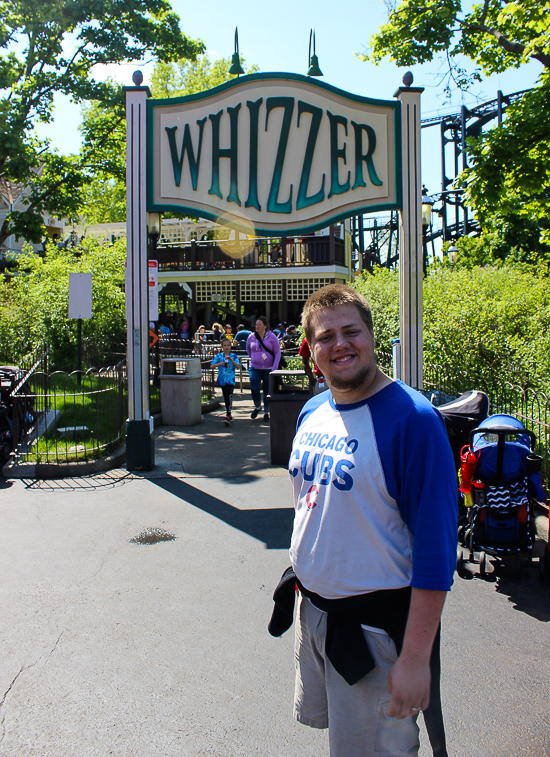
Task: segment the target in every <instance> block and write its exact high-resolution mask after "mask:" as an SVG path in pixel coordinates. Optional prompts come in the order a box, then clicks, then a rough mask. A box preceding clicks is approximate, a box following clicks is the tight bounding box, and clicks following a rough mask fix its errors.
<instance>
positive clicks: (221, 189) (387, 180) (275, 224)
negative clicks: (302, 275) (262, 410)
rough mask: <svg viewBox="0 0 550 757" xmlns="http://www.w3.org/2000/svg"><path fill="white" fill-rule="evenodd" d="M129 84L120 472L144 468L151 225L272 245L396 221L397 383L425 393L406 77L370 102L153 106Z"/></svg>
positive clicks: (302, 98) (412, 93)
mask: <svg viewBox="0 0 550 757" xmlns="http://www.w3.org/2000/svg"><path fill="white" fill-rule="evenodd" d="M132 80H133V82H134V84H135V86H134V87H126V88H125V90H126V198H127V200H126V228H127V244H128V259H127V270H126V303H127V307H126V313H127V321H128V359H127V369H128V415H129V420H128V424H127V428H126V461H127V465H128V469H132V468H141V469H144V470H150V469H151V467H153V465H154V443H153V436H152V434H153V422H152V418H151V415H150V412H149V339H148V334H149V318H148V315H149V313H148V310H149V308H148V289H149V287H148V276H147V272H148V264H149V262H148V257H149V250H150V246H149V245H148V228H149V227H148V223H149V213H150V212H153V213H154V212H157V213H164V212H169V211H173V212H176V213H180V214H185V215H189V216H195V217H199V218H208V219H210V220H212V221H216V222H218V223H219V225H220V226H221V227H232V228H234V229H239V230H241V231H243V232H245V233H246V234H248V235H249V236H250V237H251V238H252V239H255V238H256V237H257V236H271V237H275V238H279V239H280V238H282V237H293V236H296V235H300V234H305V233H307V232H312V231H315V230H317V229H322V228H326V227H327V226H330V225H331V224H332V223H334V222H336V221H340V220H343V219H345V218H351V217H353V216H360V215H361V214H363V213H372V212H376V211H381V210H397V211H398V215H399V292H400V296H399V299H400V306H399V311H400V327H399V332H400V337H401V348H402V353H401V354H402V359H401V376H400V377H401V379H402V380H403V381H405V383H407V384H409V385H410V386H416V387H422V381H423V379H422V218H421V210H420V208H421V202H422V197H421V186H422V185H421V176H420V95H421V93H422V91H423V90H422V88H419V87H411V84H412V75H411V74H410V73H407V74H405V77H404V78H403V84H404V86H403V87H399V88H398V90H397V91H396V92H395V94H394V98H395V99H394V100H372V99H370V98H367V97H361V96H359V95H354V94H351V93H349V92H344V91H342V90H340V89H336V88H335V87H331V86H330V85H328V84H325V83H324V82H319V81H317V80H314V79H311V78H309V77H306V76H299V75H297V74H279V73H273V74H252V75H249V76H242V77H240V78H239V79H234V80H232V81H230V82H227V83H226V84H222V85H221V86H220V87H216V88H214V89H211V90H208V91H206V92H200V93H197V94H195V95H190V96H188V97H181V98H175V99H171V100H153V99H151V93H150V91H149V89H148V88H147V87H144V86H141V85H142V82H143V75H142V73H141V71H135V72H134V74H133V76H132ZM151 220H152V219H151ZM191 247H192V250H193V249H194V247H193V245H191ZM192 254H193V253H192ZM338 266H340V268H341V269H344V270H347V271H348V273H349V275H350V276H351V275H352V272H351V258H350V257H348V258H347V260H346V266H343V265H340V264H339V263H337V262H336V261H333V262H332V263H331V264H330V265H329V266H325V268H326V270H327V272H328V271H329V269H334V268H336V267H338ZM312 268H313V266H312ZM285 270H286V268H281V269H279V271H278V272H277V273H278V274H281V273H284V272H285ZM190 273H191V272H190ZM193 273H195V272H193ZM222 274H223V275H224V276H235V274H236V270H235V269H232V268H230V269H223V271H222V270H221V269H220V270H219V271H218V272H217V275H220V276H221V275H222ZM333 275H334V271H333V270H332V272H331V273H330V274H329V276H330V277H332V276H333ZM151 310H152V308H151Z"/></svg>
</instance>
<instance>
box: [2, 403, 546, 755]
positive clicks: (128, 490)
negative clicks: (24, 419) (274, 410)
mask: <svg viewBox="0 0 550 757" xmlns="http://www.w3.org/2000/svg"><path fill="white" fill-rule="evenodd" d="M250 410H251V405H250V403H249V402H248V400H247V399H241V398H240V397H239V395H237V401H236V407H235V416H236V419H235V421H234V423H233V426H232V428H231V429H230V430H226V429H225V428H224V427H223V424H222V421H221V416H222V414H223V413H222V412H221V411H217V412H214V413H211V414H209V415H207V416H206V417H205V418H204V420H203V422H202V423H201V424H200V425H198V426H196V427H193V428H189V429H175V428H168V427H160V428H159V429H158V430H157V442H156V452H157V460H158V463H159V465H158V467H157V468H156V469H155V470H154V471H152V472H151V473H150V474H147V475H143V476H142V475H134V474H128V473H127V472H126V471H125V470H123V469H118V470H114V471H110V472H107V473H102V474H97V475H96V476H93V477H85V478H79V479H66V480H60V481H32V480H27V481H25V480H22V481H9V480H8V481H6V480H2V479H0V576H1V578H0V585H1V589H2V602H1V607H2V612H1V617H0V633H1V637H0V638H1V640H2V654H1V656H0V723H1V725H0V755H3V756H5V757H91V756H92V755H93V756H94V757H96V756H97V757H107V756H108V755H114V756H115V757H323V756H324V757H328V753H329V752H328V744H327V736H326V733H325V732H318V731H314V730H312V729H309V728H306V727H304V726H300V725H298V724H296V723H294V721H293V719H292V712H291V710H292V695H293V638H292V632H289V633H287V634H286V635H285V636H283V637H282V638H281V639H273V638H271V637H270V636H269V635H268V633H267V628H266V626H267V622H268V619H269V617H270V614H271V607H272V601H271V595H272V591H273V588H274V585H275V584H276V582H277V580H278V578H279V576H280V574H281V573H282V571H283V570H284V568H285V567H286V566H287V564H288V551H287V550H288V544H289V537H290V531H291V527H292V518H293V510H292V500H291V489H290V482H289V480H288V475H287V473H286V472H285V470H284V469H282V468H274V467H272V466H271V464H270V462H269V428H268V426H267V425H264V424H263V423H262V422H261V421H260V420H257V421H254V422H253V421H251V420H250V418H249V412H250ZM147 529H157V530H161V531H164V532H166V535H167V538H169V535H170V534H172V535H173V536H175V537H176V538H175V539H173V540H171V541H160V542H158V543H154V544H140V543H133V542H132V539H135V538H136V537H139V536H140V534H143V533H144V532H145V537H146V538H147V535H148V534H149V535H150V534H151V531H149V532H147ZM157 532H158V531H157ZM138 541H139V539H138ZM549 621H550V593H549V590H548V588H547V587H545V586H540V585H539V583H538V579H537V576H536V570H535V569H532V570H528V569H525V571H524V576H523V578H522V579H521V581H516V580H514V579H511V578H507V577H506V576H496V575H493V576H492V578H491V577H489V579H488V580H478V579H472V580H463V579H457V580H456V581H455V587H454V589H453V592H452V593H451V595H450V599H449V601H448V605H447V608H446V615H445V625H444V633H443V658H444V679H443V693H444V700H445V713H446V719H447V728H448V736H449V743H450V752H449V753H450V754H451V755H454V757H527V756H529V757H543V756H544V755H550V741H549V735H548V734H549V729H548V726H549V722H548V701H549V695H550V684H549V681H550V663H549V657H550V656H549V654H548V650H549V648H550V646H549V641H550V638H549V623H548V622H549ZM430 753H431V752H430V750H429V748H428V746H427V744H426V741H425V739H424V745H423V747H422V750H421V755H422V757H427V755H429V754H430Z"/></svg>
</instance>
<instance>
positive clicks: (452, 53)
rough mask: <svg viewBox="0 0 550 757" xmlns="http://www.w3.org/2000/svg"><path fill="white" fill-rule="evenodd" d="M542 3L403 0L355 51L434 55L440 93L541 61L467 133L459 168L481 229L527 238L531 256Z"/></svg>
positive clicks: (543, 88) (545, 224)
mask: <svg viewBox="0 0 550 757" xmlns="http://www.w3.org/2000/svg"><path fill="white" fill-rule="evenodd" d="M549 11H550V6H549V5H548V2H547V0H484V2H482V3H479V4H474V5H473V6H472V7H471V8H470V10H469V11H468V12H463V10H462V6H461V3H460V0H427V1H426V2H423V3H418V2H416V0H403V1H402V2H400V3H395V4H394V5H392V7H391V10H390V14H389V19H388V22H387V23H386V24H384V25H383V26H382V27H380V29H379V31H378V33H377V34H375V35H374V36H373V37H372V38H371V47H370V51H369V52H368V53H367V54H365V55H363V56H360V57H362V58H363V59H364V60H371V61H373V62H374V63H379V62H380V61H381V60H382V59H383V58H385V57H389V58H390V59H391V60H393V61H394V62H395V63H397V65H399V66H410V65H413V64H415V63H427V62H431V61H433V60H434V58H435V57H437V56H441V57H443V58H444V59H445V61H446V69H445V70H446V74H445V78H446V81H445V90H446V93H447V95H450V92H451V88H452V87H453V86H454V87H457V88H458V89H460V90H463V91H465V90H467V89H468V88H469V87H470V86H471V85H472V83H473V82H476V81H481V79H482V77H483V76H487V75H490V74H494V73H502V72H503V71H506V70H507V69H510V68H519V67H521V66H522V65H524V64H525V63H527V62H528V61H537V62H538V63H540V64H541V75H540V81H539V85H538V86H537V87H536V88H534V89H533V90H531V91H529V92H528V93H526V94H525V95H524V96H523V97H522V98H521V99H519V100H516V101H515V102H514V103H512V104H511V105H510V106H509V107H508V108H507V110H506V118H505V119H504V121H503V123H502V124H501V125H500V126H495V127H493V128H490V129H488V130H487V131H486V132H484V133H483V134H482V135H481V136H480V137H479V138H478V139H474V138H470V139H469V140H468V144H469V146H468V151H469V156H470V166H469V168H468V169H467V170H466V171H465V172H464V173H463V174H461V176H460V183H461V184H462V186H464V187H465V188H466V191H467V198H468V201H469V203H470V204H471V206H472V207H473V209H474V211H475V212H476V215H477V217H478V219H479V220H480V222H481V224H482V227H483V228H484V230H486V231H487V232H489V233H501V232H503V231H505V233H506V235H507V237H508V238H509V240H510V248H511V249H516V248H517V247H518V244H519V246H520V247H521V245H523V246H525V245H527V246H528V247H529V248H530V249H529V250H527V251H525V250H524V252H523V253H522V255H523V259H527V258H531V259H534V260H536V259H537V258H538V257H540V256H544V257H548V256H550V232H549V230H550V211H549V203H548V200H549V196H550V130H549V129H548V117H547V113H548V109H549V106H550V12H549ZM472 64H473V68H472ZM518 240H521V243H520V242H519V241H518ZM520 257H521V256H520Z"/></svg>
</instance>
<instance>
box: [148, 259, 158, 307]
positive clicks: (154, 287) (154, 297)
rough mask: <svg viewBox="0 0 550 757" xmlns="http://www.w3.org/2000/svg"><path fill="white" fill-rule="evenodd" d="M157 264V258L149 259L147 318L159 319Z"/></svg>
mask: <svg viewBox="0 0 550 757" xmlns="http://www.w3.org/2000/svg"><path fill="white" fill-rule="evenodd" d="M158 270H159V264H158V261H157V260H150V261H149V320H150V321H158V319H159V278H158Z"/></svg>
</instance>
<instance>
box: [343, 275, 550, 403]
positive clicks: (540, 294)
mask: <svg viewBox="0 0 550 757" xmlns="http://www.w3.org/2000/svg"><path fill="white" fill-rule="evenodd" d="M355 287H356V288H357V289H358V291H360V292H361V293H362V294H364V295H365V297H366V298H367V299H368V300H369V302H370V303H371V305H372V308H373V321H374V327H375V335H376V341H377V345H378V347H379V349H382V350H386V351H387V350H389V349H391V340H392V338H394V337H397V336H399V273H398V272H397V271H387V270H385V269H377V270H376V271H375V273H374V275H372V276H371V275H364V276H362V277H361V279H359V280H357V281H356V283H355ZM424 363H425V364H427V365H440V366H442V368H443V369H444V374H447V375H449V376H451V375H457V373H458V371H466V372H467V373H468V374H469V376H470V377H471V380H472V385H474V384H477V385H478V386H483V385H488V384H491V383H500V382H502V381H510V382H512V383H514V384H518V385H520V386H521V387H523V388H528V387H531V388H537V389H542V390H543V391H545V392H546V393H548V392H549V391H550V286H549V280H548V279H547V278H546V277H544V276H537V275H536V273H534V272H531V271H526V270H521V269H520V268H514V267H508V266H500V267H488V266H486V267H473V268H471V269H467V268H450V267H449V266H443V265H435V266H432V267H431V268H430V271H429V274H428V276H427V277H426V279H425V281H424Z"/></svg>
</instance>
